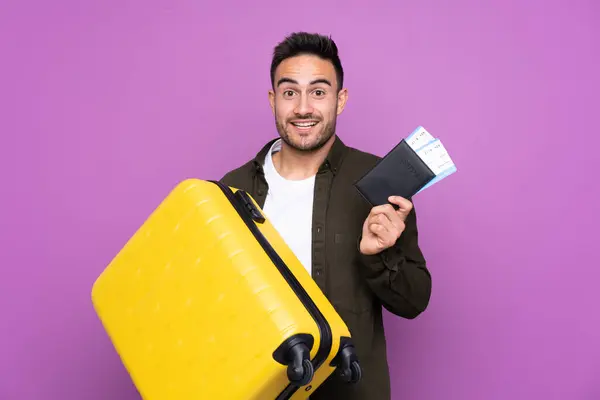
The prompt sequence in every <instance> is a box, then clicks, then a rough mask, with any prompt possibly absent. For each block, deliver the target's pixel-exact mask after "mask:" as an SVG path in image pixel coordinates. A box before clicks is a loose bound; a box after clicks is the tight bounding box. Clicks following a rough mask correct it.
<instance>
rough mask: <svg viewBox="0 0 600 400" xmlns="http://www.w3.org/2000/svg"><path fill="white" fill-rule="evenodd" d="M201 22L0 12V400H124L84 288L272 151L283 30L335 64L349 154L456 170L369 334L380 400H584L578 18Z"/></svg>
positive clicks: (452, 15) (525, 11) (157, 4)
mask: <svg viewBox="0 0 600 400" xmlns="http://www.w3.org/2000/svg"><path fill="white" fill-rule="evenodd" d="M215 3H216V2H198V1H197V2H192V1H179V2H174V1H157V0H151V1H150V0H145V1H141V0H138V1H123V0H112V1H96V2H82V1H75V0H70V1H68V0H61V1H54V2H48V1H40V0H38V1H34V0H29V1H23V0H22V1H12V2H6V1H5V2H3V3H2V7H1V11H0V57H1V61H0V71H1V74H0V105H1V108H0V110H1V113H2V117H1V118H0V132H1V134H2V145H1V146H0V163H1V168H0V173H1V174H2V176H1V179H2V189H1V190H2V197H1V199H2V200H1V202H2V206H1V207H0V224H1V227H2V228H1V235H2V249H1V254H0V255H1V268H2V274H1V277H0V316H1V322H0V398H1V399H3V400H13V399H19V400H29V399H35V400H42V399H44V400H45V399H50V400H58V399H61V400H71V399H73V400H75V399H86V400H96V399H98V400H100V399H103V400H104V399H114V400H128V399H136V398H137V394H136V391H135V389H134V388H133V386H132V385H131V383H130V380H129V378H128V376H127V374H126V372H125V371H124V369H123V368H122V367H121V364H120V362H119V359H118V357H117V356H116V354H115V353H114V351H113V349H112V347H111V344H110V342H109V341H108V339H107V337H106V336H105V333H104V331H103V329H102V327H101V325H100V324H99V322H98V320H97V318H96V315H95V313H94V311H93V309H92V306H91V302H90V290H91V286H92V284H93V282H94V280H95V278H96V277H97V276H98V275H99V274H100V273H101V271H102V270H103V268H104V267H105V266H106V265H107V263H108V262H109V261H110V260H111V258H112V257H113V256H114V255H115V254H116V252H117V251H118V250H119V249H120V247H121V246H122V245H123V244H124V242H125V241H126V240H127V239H128V238H129V235H131V234H132V233H133V231H134V230H135V229H137V227H138V226H139V224H141V223H142V222H143V220H144V219H145V218H146V216H147V215H148V213H150V212H151V211H152V210H153V209H154V207H155V206H156V205H157V204H158V202H159V201H160V200H161V199H162V198H163V197H164V196H165V195H166V194H167V192H168V191H169V190H170V189H171V188H172V187H173V186H174V185H175V184H176V183H177V182H178V181H180V180H182V179H184V178H186V177H200V178H209V179H210V178H218V177H220V176H221V175H222V174H223V173H224V172H225V171H227V170H228V169H231V168H233V167H234V166H237V165H238V164H240V163H242V162H244V161H246V160H247V159H248V158H249V157H251V156H253V155H254V153H255V152H256V151H257V150H258V149H259V147H260V146H262V145H263V143H264V142H265V141H266V140H268V139H270V138H272V137H273V136H274V135H275V134H276V132H275V130H274V124H273V118H272V116H271V112H270V109H269V106H268V101H267V90H268V85H269V78H268V76H269V74H268V70H269V62H270V55H271V50H272V47H273V45H274V44H275V43H276V42H277V41H278V40H280V39H281V38H282V37H283V36H284V35H285V34H287V33H289V32H291V31H293V30H300V29H304V30H309V31H319V32H322V33H328V34H332V35H333V37H334V39H335V40H336V41H337V42H338V44H339V46H340V48H341V56H342V60H343V63H344V66H345V68H346V73H347V81H346V82H347V86H348V88H349V90H350V98H349V103H348V107H347V109H346V111H345V113H344V114H343V115H342V117H341V119H340V121H339V131H338V132H339V134H340V135H341V137H342V138H343V139H344V140H345V141H346V143H347V144H349V145H352V146H356V147H360V148H362V149H364V150H367V151H371V152H375V153H377V154H380V155H382V154H384V153H385V152H386V151H387V150H388V149H389V148H391V147H392V146H393V145H395V144H396V143H397V142H398V141H399V140H400V139H401V137H402V136H405V135H407V134H408V133H409V132H410V131H412V129H414V128H415V127H416V126H417V125H424V126H425V127H426V128H428V129H429V130H430V131H431V132H432V133H433V134H434V135H436V136H438V137H440V138H441V139H442V140H443V142H444V143H445V144H446V146H447V148H448V149H449V150H450V151H451V154H452V156H453V158H454V160H455V162H456V163H457V165H458V167H459V173H457V174H456V175H454V176H452V177H451V178H449V179H447V180H445V181H443V182H442V183H440V184H438V185H436V186H434V187H432V188H430V189H428V190H427V191H425V192H423V193H422V194H420V195H419V196H418V198H416V199H415V202H416V206H417V208H418V211H419V215H420V218H419V224H420V231H421V243H422V247H423V250H424V251H425V253H426V255H427V257H428V260H429V266H430V268H431V271H432V274H433V279H434V290H433V297H432V300H431V305H430V308H429V310H428V311H427V312H426V313H425V314H423V315H422V316H421V317H420V318H419V319H417V320H414V321H404V320H399V319H392V318H389V316H388V318H387V319H386V323H387V329H388V331H387V332H388V337H389V342H390V347H389V352H390V363H391V373H392V377H393V390H394V393H395V394H394V399H398V400H399V399H407V400H408V399H410V400H413V399H419V400H450V399H460V400H481V399H486V400H496V399H498V400H500V399H502V400H506V399H527V400H529V399H545V400H549V399H557V400H567V399H568V400H575V399H577V400H584V399H585V400H588V399H589V400H591V399H599V398H600V379H599V377H600V312H598V303H599V297H600V295H599V294H598V292H597V291H598V280H599V279H600V271H599V270H600V263H599V262H598V258H597V256H596V254H595V252H594V251H593V248H592V245H595V244H596V242H597V239H598V231H597V226H598V217H599V211H598V209H599V205H598V204H599V203H600V202H599V201H598V195H597V192H598V184H597V180H596V179H595V176H594V175H593V172H594V171H595V170H596V169H597V168H598V152H597V149H594V148H593V146H598V145H599V144H600V143H599V141H598V132H599V130H598V114H599V103H598V98H597V93H598V83H599V78H598V70H599V69H600V67H599V66H598V61H599V57H598V54H599V52H598V37H599V35H598V34H599V31H600V27H599V25H598V21H599V20H600V18H599V17H600V13H599V10H600V8H599V7H598V5H597V4H595V3H597V2H594V1H593V0H588V1H572V2H570V4H569V5H567V4H568V3H567V1H542V0H540V1H506V0H502V1H500V0H497V1H491V2H480V1H475V0H472V1H467V0H460V1H458V0H457V1H419V2H407V1H397V0H396V1H389V2H387V3H383V2H373V4H372V6H371V7H367V6H365V5H364V2H333V1H329V2H313V3H306V4H305V3H289V2H281V1H266V0H263V1H258V2H251V3H254V4H256V5H257V8H256V9H254V10H251V8H250V6H249V5H248V4H247V3H246V2H242V1H238V2H228V1H226V2H224V3H223V4H222V5H221V6H216V5H214V4H215ZM286 6H289V7H290V10H289V11H286V10H285V7H286ZM594 25H595V26H594ZM221 157H223V158H222V159H221ZM596 249H597V246H596Z"/></svg>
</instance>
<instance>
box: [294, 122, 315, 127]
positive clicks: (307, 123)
mask: <svg viewBox="0 0 600 400" xmlns="http://www.w3.org/2000/svg"><path fill="white" fill-rule="evenodd" d="M316 124H317V123H316V122H295V123H294V125H296V126H302V127H308V126H314V125H316Z"/></svg>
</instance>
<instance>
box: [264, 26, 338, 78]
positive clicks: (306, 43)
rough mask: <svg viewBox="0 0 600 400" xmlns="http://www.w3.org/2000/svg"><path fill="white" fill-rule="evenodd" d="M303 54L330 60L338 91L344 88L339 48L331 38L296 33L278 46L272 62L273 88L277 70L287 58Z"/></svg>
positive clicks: (315, 34) (274, 51) (314, 34)
mask: <svg viewBox="0 0 600 400" xmlns="http://www.w3.org/2000/svg"><path fill="white" fill-rule="evenodd" d="M303 54H310V55H314V56H317V57H319V58H321V59H323V60H328V61H330V62H331V63H332V64H333V67H334V68H335V73H336V78H337V84H338V90H341V89H342V88H343V87H344V69H343V68H342V62H341V61H340V57H339V55H338V48H337V46H336V44H335V42H334V41H333V39H331V37H328V36H324V35H320V34H317V33H307V32H294V33H292V34H290V35H289V36H287V37H286V38H285V39H284V40H283V41H282V42H280V43H279V44H277V46H276V47H275V49H274V50H273V60H272V61H271V86H273V87H275V70H276V69H277V67H278V66H279V64H281V62H282V61H283V60H285V59H287V58H291V57H296V56H299V55H303Z"/></svg>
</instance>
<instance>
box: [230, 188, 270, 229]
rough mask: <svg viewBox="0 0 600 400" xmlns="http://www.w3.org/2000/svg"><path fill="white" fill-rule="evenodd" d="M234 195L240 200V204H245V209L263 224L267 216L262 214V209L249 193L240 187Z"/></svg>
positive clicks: (256, 220)
mask: <svg viewBox="0 0 600 400" xmlns="http://www.w3.org/2000/svg"><path fill="white" fill-rule="evenodd" d="M234 196H235V197H236V198H237V199H238V200H239V201H240V204H242V205H243V207H244V210H245V211H247V212H248V214H250V216H251V217H252V219H253V220H254V221H255V222H258V223H259V224H262V223H264V222H265V217H264V216H263V215H262V213H261V212H260V210H259V209H258V208H257V207H256V205H255V204H254V202H253V201H252V199H251V198H250V196H249V195H248V193H246V192H245V191H243V190H241V189H240V190H237V191H236V192H235V195H234Z"/></svg>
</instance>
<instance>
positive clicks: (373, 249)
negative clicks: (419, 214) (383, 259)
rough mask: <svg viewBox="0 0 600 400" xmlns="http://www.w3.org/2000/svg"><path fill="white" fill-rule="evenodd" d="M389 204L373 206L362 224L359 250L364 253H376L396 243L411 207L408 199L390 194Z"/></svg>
mask: <svg viewBox="0 0 600 400" xmlns="http://www.w3.org/2000/svg"><path fill="white" fill-rule="evenodd" d="M388 200H389V202H390V203H392V204H395V205H397V206H398V209H397V210H395V209H394V207H393V206H392V205H391V204H384V205H380V206H377V207H373V208H372V209H371V212H370V213H369V215H368V216H367V219H366V220H365V222H364V224H363V231H362V240H361V241H360V252H361V253H362V254H365V255H373V254H378V253H380V252H382V251H384V250H386V249H388V248H390V247H392V246H393V245H394V244H396V241H397V240H398V238H399V237H400V235H402V232H404V228H405V225H404V221H406V217H407V216H408V214H409V213H410V211H411V210H412V208H413V205H412V203H411V202H410V201H408V200H407V199H405V198H403V197H399V196H392V197H390V198H389V199H388Z"/></svg>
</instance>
